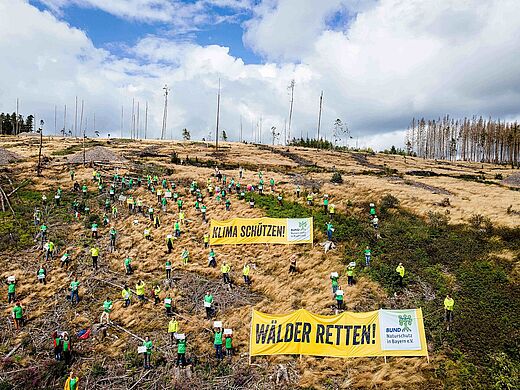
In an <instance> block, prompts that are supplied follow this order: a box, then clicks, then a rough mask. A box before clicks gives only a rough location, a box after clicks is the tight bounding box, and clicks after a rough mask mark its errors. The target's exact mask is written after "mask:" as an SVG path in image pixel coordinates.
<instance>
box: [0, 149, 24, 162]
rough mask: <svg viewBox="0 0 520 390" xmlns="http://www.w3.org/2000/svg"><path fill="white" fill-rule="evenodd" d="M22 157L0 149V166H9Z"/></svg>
mask: <svg viewBox="0 0 520 390" xmlns="http://www.w3.org/2000/svg"><path fill="white" fill-rule="evenodd" d="M21 159H22V156H20V155H19V154H16V153H13V152H10V151H9V150H7V149H4V148H0V165H5V164H9V163H12V162H15V161H18V160H21Z"/></svg>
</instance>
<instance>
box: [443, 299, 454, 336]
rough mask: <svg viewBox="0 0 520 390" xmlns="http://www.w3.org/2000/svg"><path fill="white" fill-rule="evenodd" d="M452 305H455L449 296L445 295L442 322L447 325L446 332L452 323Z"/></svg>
mask: <svg viewBox="0 0 520 390" xmlns="http://www.w3.org/2000/svg"><path fill="white" fill-rule="evenodd" d="M453 305H455V301H454V300H453V298H452V297H451V296H450V294H447V295H446V298H444V321H445V322H447V323H448V326H447V327H446V330H450V325H451V323H452V321H453Z"/></svg>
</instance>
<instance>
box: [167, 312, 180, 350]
mask: <svg viewBox="0 0 520 390" xmlns="http://www.w3.org/2000/svg"><path fill="white" fill-rule="evenodd" d="M168 333H169V334H170V341H171V343H172V344H173V341H174V340H175V335H176V334H177V333H179V323H178V322H177V320H176V319H175V317H173V318H172V319H171V320H170V322H168Z"/></svg>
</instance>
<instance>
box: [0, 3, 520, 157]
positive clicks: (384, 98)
mask: <svg viewBox="0 0 520 390" xmlns="http://www.w3.org/2000/svg"><path fill="white" fill-rule="evenodd" d="M42 11H50V13H44V12H42ZM455 11H456V12H455ZM519 12H520V3H519V2H518V0H488V1H485V2H461V1H460V0H440V1H435V2H433V1H402V0H191V1H182V0H9V1H5V0H4V1H2V0H0V52H2V53H3V55H4V57H5V58H2V59H3V61H0V73H1V74H2V75H3V76H4V77H2V78H0V111H2V110H3V111H8V112H12V111H13V109H14V108H15V104H16V100H17V99H20V104H21V110H22V111H24V112H30V113H32V114H34V115H36V116H37V117H38V118H47V120H46V122H49V119H48V118H54V107H55V105H56V106H57V107H58V108H59V110H62V109H60V107H62V108H63V107H64V106H65V105H67V106H68V107H69V108H70V107H73V106H74V101H75V98H76V96H78V98H79V99H81V100H84V101H85V107H86V108H85V112H86V114H85V115H86V116H87V117H88V118H92V117H93V116H94V114H95V115H96V126H97V128H98V129H103V130H106V132H111V133H113V132H114V130H119V129H120V127H121V123H120V112H121V108H122V107H124V113H125V118H124V134H125V135H128V134H129V124H130V123H132V122H131V121H132V118H131V113H132V102H133V101H135V102H136V103H137V102H139V103H140V107H141V108H142V107H143V106H144V105H145V104H146V103H148V106H149V119H150V120H149V131H150V134H151V136H154V137H157V136H158V135H160V132H161V128H162V115H163V105H164V96H163V90H162V88H163V86H164V85H165V84H168V85H169V86H170V88H171V90H172V93H171V95H170V98H171V99H170V104H169V105H168V110H169V114H168V123H167V126H168V132H169V133H170V134H173V135H174V138H177V139H178V138H180V137H181V133H182V129H183V128H188V129H189V130H190V132H191V134H192V137H193V139H202V138H203V137H208V136H209V133H210V132H211V131H214V127H215V118H216V116H215V105H216V96H217V92H218V80H219V79H220V80H221V84H222V104H221V116H220V119H221V122H220V123H221V124H222V128H224V129H226V132H227V133H228V135H229V136H230V139H234V140H237V139H238V137H239V131H238V129H239V123H240V119H241V118H242V119H243V121H244V123H247V128H248V129H250V128H251V124H252V127H253V132H251V131H249V130H248V132H247V134H248V138H247V140H248V141H249V140H254V139H255V138H258V137H257V134H258V133H262V134H263V137H262V139H263V140H264V141H265V140H267V139H269V137H270V134H269V132H270V129H271V127H276V128H277V129H284V127H285V123H287V120H288V113H289V107H290V95H289V94H288V90H287V86H288V85H289V84H290V83H291V80H294V81H295V83H296V87H295V94H294V111H293V115H292V126H291V128H292V133H291V134H287V138H290V136H294V135H299V134H300V133H303V134H307V133H309V135H312V134H313V133H314V132H315V131H316V124H317V116H318V110H319V96H320V92H321V91H323V92H324V104H323V116H322V120H321V123H322V128H321V132H320V135H324V136H325V137H328V139H332V137H333V130H334V127H333V123H334V121H335V120H336V119H337V118H340V119H341V120H342V121H343V123H346V124H347V126H348V128H349V129H350V131H351V135H352V136H354V137H355V138H357V137H358V136H359V143H360V145H362V146H363V145H367V146H371V147H374V148H376V149H380V148H385V147H389V146H391V145H392V144H394V145H396V146H399V147H403V146H404V139H405V138H404V134H405V131H406V128H407V127H408V125H409V124H410V122H411V120H412V118H414V117H415V118H422V117H424V118H426V119H432V118H433V119H435V118H438V117H442V116H444V115H446V114H450V116H452V117H454V118H461V117H464V116H468V117H472V116H473V115H477V116H480V115H482V116H484V117H488V116H491V117H494V118H500V119H502V120H503V119H506V120H516V119H517V118H519V117H520V111H519V108H518V107H520V57H519V56H518V55H517V53H518V51H519V50H520V24H518V23H517V21H516V19H515V18H517V15H518V13H519ZM461 20H464V21H471V23H463V24H462V25H461V23H460V21H461ZM63 22H65V23H63ZM454 26H455V27H454ZM71 27H73V28H74V29H72V28H71ZM186 41H188V42H189V43H190V44H185V43H186ZM454 43H456V44H454ZM98 48H102V49H105V50H107V51H109V52H111V53H112V54H113V55H112V56H105V55H103V53H102V52H100V51H99V50H98ZM497 58H499V59H500V61H497V60H496V59H497ZM13 85H16V88H13ZM60 115H61V114H60ZM51 122H52V120H51ZM92 122H93V121H92V120H90V121H89V124H91V123H92ZM62 125H63V124H60V126H62ZM68 126H70V120H69V121H68ZM255 129H256V130H255ZM86 131H87V132H89V129H86Z"/></svg>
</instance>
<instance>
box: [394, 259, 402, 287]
mask: <svg viewBox="0 0 520 390" xmlns="http://www.w3.org/2000/svg"><path fill="white" fill-rule="evenodd" d="M395 272H397V274H398V275H399V286H400V287H403V279H404V266H403V263H399V265H398V266H397V268H396V269H395Z"/></svg>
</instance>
